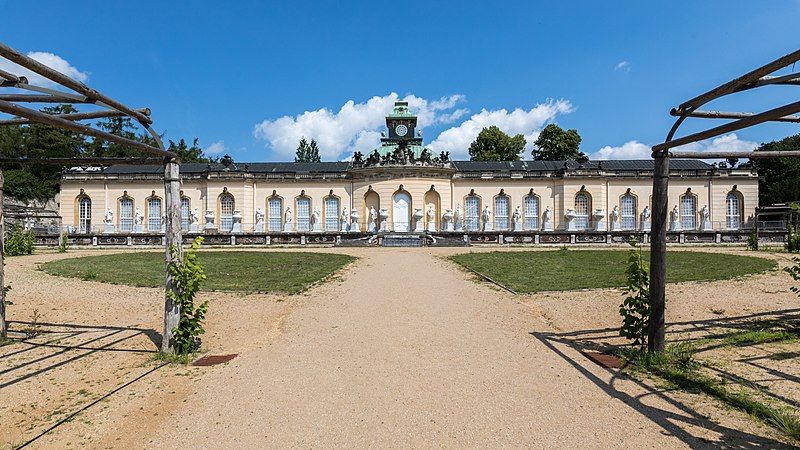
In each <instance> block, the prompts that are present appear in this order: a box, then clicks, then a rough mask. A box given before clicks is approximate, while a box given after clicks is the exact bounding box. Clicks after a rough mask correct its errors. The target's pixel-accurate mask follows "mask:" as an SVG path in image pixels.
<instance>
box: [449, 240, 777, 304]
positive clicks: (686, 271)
mask: <svg viewBox="0 0 800 450" xmlns="http://www.w3.org/2000/svg"><path fill="white" fill-rule="evenodd" d="M645 253H646V252H645ZM627 257H628V251H627V250H566V249H562V250H556V251H541V252H539V251H537V252H490V253H462V254H460V255H454V256H451V257H450V259H451V260H452V261H454V262H456V263H457V264H460V265H462V266H463V267H465V268H467V269H469V270H473V271H475V272H478V273H481V274H483V275H485V276H487V277H489V278H491V279H493V280H494V281H496V282H498V283H500V284H502V285H504V286H507V287H509V288H511V289H512V290H514V291H516V292H520V293H531V292H541V291H569V290H574V289H596V288H611V287H620V286H624V285H625V272H624V267H625V262H626V260H627ZM644 258H645V260H649V255H648V254H645V255H644ZM776 267H777V263H776V262H775V261H772V260H769V259H764V258H758V257H753V256H743V255H729V254H725V253H703V252H669V253H667V281H668V282H673V283H674V282H680V281H705V280H723V279H730V278H736V277H740V276H742V275H747V274H752V273H760V272H765V271H767V270H772V269H775V268H776Z"/></svg>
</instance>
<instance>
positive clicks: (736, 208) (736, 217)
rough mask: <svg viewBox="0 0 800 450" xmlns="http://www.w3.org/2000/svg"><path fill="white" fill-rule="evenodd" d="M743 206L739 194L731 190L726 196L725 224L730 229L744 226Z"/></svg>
mask: <svg viewBox="0 0 800 450" xmlns="http://www.w3.org/2000/svg"><path fill="white" fill-rule="evenodd" d="M741 217H742V208H741V204H740V202H739V196H738V195H736V193H735V192H729V193H728V196H727V197H726V198H725V226H726V227H727V228H728V229H729V230H738V229H739V227H741V226H742V218H741Z"/></svg>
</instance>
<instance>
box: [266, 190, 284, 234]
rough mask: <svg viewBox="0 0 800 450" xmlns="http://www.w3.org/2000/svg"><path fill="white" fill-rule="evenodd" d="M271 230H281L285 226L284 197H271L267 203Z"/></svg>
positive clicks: (268, 224) (268, 225)
mask: <svg viewBox="0 0 800 450" xmlns="http://www.w3.org/2000/svg"><path fill="white" fill-rule="evenodd" d="M267 214H268V223H267V227H268V229H269V231H281V230H282V227H283V199H281V198H280V197H270V198H269V203H268V204H267Z"/></svg>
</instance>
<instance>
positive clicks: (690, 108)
mask: <svg viewBox="0 0 800 450" xmlns="http://www.w3.org/2000/svg"><path fill="white" fill-rule="evenodd" d="M798 60H800V50H796V51H794V52H792V53H789V54H787V55H784V56H782V57H780V58H778V59H776V60H774V61H772V62H770V63H768V64H765V65H763V66H761V67H759V68H757V69H755V70H752V71H750V72H748V73H746V74H744V75H742V76H740V77H739V78H736V79H734V80H732V81H729V82H727V83H725V84H722V85H720V86H717V87H716V88H714V89H711V90H710V91H708V92H705V93H703V94H700V95H698V96H697V97H694V98H692V99H690V100H687V101H686V102H684V103H681V104H680V105H679V106H678V107H677V108H673V109H672V110H671V111H670V114H671V115H672V116H676V117H677V119H676V120H675V123H674V124H673V125H672V128H671V129H670V130H669V133H668V134H667V138H666V139H665V140H664V142H663V143H661V144H658V145H654V146H653V148H652V157H653V158H654V159H655V167H654V170H653V205H652V207H653V215H652V220H653V222H652V231H651V234H650V302H651V312H650V318H649V319H650V320H649V329H648V338H647V349H648V351H650V352H654V351H655V352H661V351H664V347H665V336H666V324H665V320H664V309H665V306H664V303H665V302H664V300H665V288H666V273H667V261H666V257H667V225H668V224H667V208H668V205H667V201H668V197H667V191H668V187H669V160H670V158H689V159H717V158H782V157H800V150H791V151H784V152H780V151H761V152H759V151H751V152H696V151H672V150H671V149H673V148H675V147H678V146H681V145H686V144H690V143H693V142H698V141H702V140H705V139H709V138H713V137H716V136H720V135H722V134H725V133H730V132H733V131H736V130H741V129H744V128H749V127H752V126H755V125H759V124H762V123H765V122H790V123H800V117H798V116H796V115H795V114H797V113H800V101H799V102H793V103H788V104H785V105H783V106H779V107H777V108H773V109H770V110H767V111H763V112H760V113H750V112H720V111H703V110H700V109H699V108H700V107H702V106H703V105H705V104H706V103H708V102H710V101H712V100H716V99H718V98H721V97H724V96H727V95H730V94H735V93H737V92H742V91H747V90H750V89H756V88H760V87H764V86H775V85H794V86H798V85H800V72H793V73H790V74H786V75H780V76H775V75H774V73H775V72H776V71H778V70H781V69H783V68H786V67H788V66H790V65H792V64H794V63H795V62H797V61H798ZM689 117H692V118H702V119H733V120H732V121H730V122H727V123H725V124H722V125H719V126H716V127H713V128H709V129H707V130H704V131H700V132H697V133H693V134H689V135H687V136H683V137H679V138H675V133H676V132H677V131H678V128H680V126H681V124H683V123H684V121H685V120H686V119H687V118H689Z"/></svg>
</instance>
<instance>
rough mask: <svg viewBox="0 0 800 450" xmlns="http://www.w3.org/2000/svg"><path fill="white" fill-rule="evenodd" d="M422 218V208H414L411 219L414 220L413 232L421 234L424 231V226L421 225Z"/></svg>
mask: <svg viewBox="0 0 800 450" xmlns="http://www.w3.org/2000/svg"><path fill="white" fill-rule="evenodd" d="M424 216H425V214H423V213H422V208H416V209H415V210H414V215H413V218H414V231H416V232H417V233H421V232H423V231H425V224H424V223H422V218H423V217H424Z"/></svg>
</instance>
